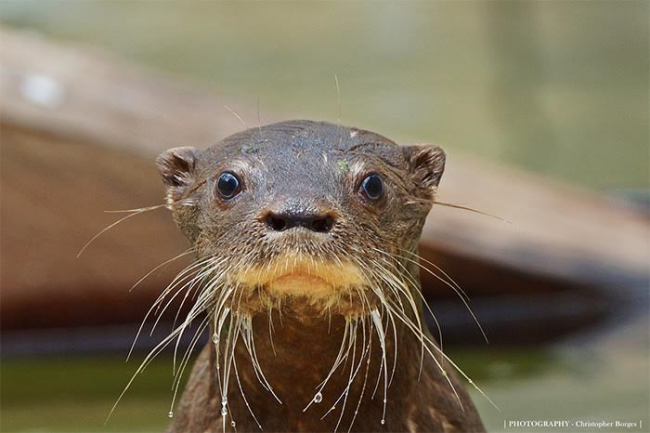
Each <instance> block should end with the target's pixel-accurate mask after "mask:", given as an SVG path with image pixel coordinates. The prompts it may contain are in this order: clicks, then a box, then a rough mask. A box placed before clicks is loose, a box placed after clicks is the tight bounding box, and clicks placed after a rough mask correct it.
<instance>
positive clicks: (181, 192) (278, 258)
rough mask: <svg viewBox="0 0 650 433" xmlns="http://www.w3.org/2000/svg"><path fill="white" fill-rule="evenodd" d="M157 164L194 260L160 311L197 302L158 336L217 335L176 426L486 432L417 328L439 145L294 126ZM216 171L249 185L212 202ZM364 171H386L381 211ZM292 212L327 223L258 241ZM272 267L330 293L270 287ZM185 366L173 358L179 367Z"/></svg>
mask: <svg viewBox="0 0 650 433" xmlns="http://www.w3.org/2000/svg"><path fill="white" fill-rule="evenodd" d="M158 165H159V169H160V172H161V174H162V176H163V179H164V181H165V184H166V186H167V191H168V196H167V205H168V207H169V208H170V209H171V210H172V212H173V216H174V219H175V221H176V222H177V224H178V225H179V227H180V228H181V230H182V231H183V232H184V233H185V235H186V236H187V237H188V239H189V240H190V242H191V243H192V248H193V251H194V252H195V253H196V256H197V260H198V261H197V264H195V265H194V267H193V268H192V269H190V270H188V272H187V273H186V274H185V275H183V276H181V278H179V279H178V280H177V281H176V282H174V283H173V284H172V285H170V287H169V288H168V289H167V290H166V291H165V292H164V293H163V295H161V298H160V300H159V302H158V307H157V308H165V307H164V305H169V303H168V301H166V300H165V297H176V296H178V297H181V298H183V299H187V298H188V297H191V296H196V300H195V303H194V306H193V308H192V310H191V312H190V314H189V316H188V318H186V319H185V320H184V321H183V322H182V323H181V325H180V326H179V328H177V330H176V331H174V333H172V335H170V337H169V340H168V341H166V342H164V343H166V344H170V343H171V342H173V341H174V339H175V338H179V337H180V335H181V334H182V333H183V332H184V330H185V328H186V327H187V326H188V324H189V323H190V322H191V321H192V320H197V321H199V322H200V323H201V326H200V327H199V330H202V329H205V328H206V327H209V328H210V329H211V332H212V334H213V338H214V342H212V343H209V344H208V345H207V346H206V347H205V348H204V349H203V350H202V352H201V355H200V356H199V358H198V360H197V362H196V363H195V366H194V370H193V372H192V375H191V377H190V380H189V383H188V384H187V386H186V389H185V392H184V395H183V397H182V399H181V401H180V402H179V405H178V408H177V409H176V410H175V413H174V415H175V419H174V421H173V424H172V426H171V427H170V431H171V432H179V433H180V432H208V431H209V432H220V431H224V430H226V431H238V432H244V431H259V429H260V426H261V427H262V428H263V429H264V431H305V432H306V431H330V432H331V431H335V430H337V431H412V432H415V431H418V432H422V431H431V432H452V431H463V432H480V431H484V428H483V426H482V424H481V421H480V419H479V417H478V414H477V412H476V410H475V408H474V406H473V404H472V402H471V400H470V399H469V397H468V395H467V393H466V391H465V390H464V389H463V386H462V383H461V381H460V380H459V379H458V377H457V375H456V373H455V372H454V368H455V366H454V365H453V363H452V362H451V360H449V359H448V358H446V355H444V353H443V352H442V351H441V350H440V348H439V347H438V345H437V344H436V342H435V341H434V339H433V337H432V336H431V335H430V334H429V332H428V330H427V329H426V328H423V327H422V324H421V311H420V309H421V308H422V302H421V299H420V296H421V294H420V287H419V276H418V272H419V267H418V265H417V242H418V239H419V236H420V232H421V229H422V225H423V223H424V220H425V218H426V215H427V213H428V212H429V210H430V208H431V206H432V204H433V201H434V198H435V192H436V189H437V186H438V183H439V181H440V177H441V175H442V172H443V170H444V153H443V152H442V151H441V150H440V149H439V148H438V147H436V146H430V145H420V146H397V145H396V144H395V143H394V142H392V141H390V140H388V139H386V138H384V137H381V136H379V135H377V134H374V133H372V132H368V131H362V130H358V129H354V128H345V127H341V126H338V125H332V124H328V123H318V122H310V121H292V122H282V123H279V124H273V125H268V126H265V127H263V128H259V129H252V130H247V131H244V132H242V133H240V134H236V135H234V136H231V137H229V138H227V139H225V140H224V141H222V142H221V143H219V144H217V145H215V146H213V147H211V148H209V149H207V150H205V151H199V150H196V149H193V148H178V149H172V150H170V151H168V152H166V153H164V154H163V155H161V157H160V158H159V159H158ZM223 170H231V171H233V172H235V173H237V174H238V175H239V176H240V177H241V178H242V180H243V182H244V185H245V187H244V190H243V191H242V193H241V194H240V195H239V196H238V197H236V198H235V199H233V200H228V201H224V200H220V199H219V198H218V197H216V196H215V194H214V185H215V182H216V178H217V177H218V175H219V173H220V172H222V171H223ZM368 173H380V174H381V175H382V177H383V178H384V181H385V184H386V195H385V197H384V198H383V199H382V200H381V201H380V202H376V203H371V202H368V201H366V200H364V199H363V197H360V196H359V194H358V193H357V191H358V185H359V182H360V180H362V179H363V177H364V176H365V175H367V174H368ZM287 210H289V211H299V212H304V211H313V212H327V213H331V214H333V215H335V216H336V224H335V226H334V227H333V228H332V230H331V232H329V233H327V235H320V234H318V235H315V234H313V233H307V232H305V231H301V230H295V231H287V232H285V233H282V234H280V235H278V234H277V233H269V230H268V227H266V225H265V223H264V217H265V215H267V214H268V212H282V211H287ZM283 267H284V269H289V270H291V269H294V268H300V269H301V271H300V272H301V273H302V274H305V275H308V276H311V275H312V273H313V274H314V275H316V276H317V277H318V279H319V280H318V281H325V282H326V284H324V285H322V287H321V286H319V288H318V290H317V289H316V285H314V287H312V288H313V290H310V287H304V289H303V291H302V292H301V290H300V286H295V285H293V286H287V287H289V289H290V290H287V289H286V287H283V288H278V289H277V290H274V289H273V281H278V280H276V279H275V278H276V277H277V276H278V275H280V276H281V275H282V271H281V270H282V269H283ZM278 269H280V271H278ZM337 271H338V272H337ZM269 275H270V276H269ZM298 281H307V282H309V281H311V280H298ZM319 284H320V283H319ZM450 284H451V283H450ZM454 289H455V287H454ZM328 290H329V291H328ZM190 293H193V294H192V295H191V296H190V295H189V294H190ZM188 302H191V301H188ZM165 303H166V304H165ZM206 313H207V314H206ZM197 335H198V334H197ZM195 341H197V340H195ZM162 347H164V346H161V349H162ZM188 361H189V357H188V356H187V354H186V355H185V356H184V357H182V358H179V360H177V362H178V365H177V367H178V371H179V373H182V370H183V369H184V367H185V366H186V365H187V363H188ZM325 379H327V381H326V384H324V385H322V381H323V380H325ZM179 383H180V382H176V386H177V387H178V385H179ZM319 391H320V392H321V394H322V401H319V402H316V401H315V400H314V399H315V396H316V395H317V393H318V392H319ZM280 402H281V403H280ZM307 406H308V407H307ZM333 406H335V408H333ZM306 407H307V409H306V410H305V408H306ZM222 414H223V415H222ZM325 414H327V415H326V416H325V417H324V418H322V417H323V415H325ZM321 418H322V419H321ZM382 420H383V421H384V422H383V423H382ZM233 422H234V425H232V423H233Z"/></svg>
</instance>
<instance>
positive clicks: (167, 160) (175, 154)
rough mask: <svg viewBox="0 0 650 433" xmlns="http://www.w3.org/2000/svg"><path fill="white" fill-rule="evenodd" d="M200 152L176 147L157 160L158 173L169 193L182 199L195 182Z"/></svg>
mask: <svg viewBox="0 0 650 433" xmlns="http://www.w3.org/2000/svg"><path fill="white" fill-rule="evenodd" d="M198 156H199V150H198V149H195V148H193V147H175V148H173V149H169V150H167V151H165V152H163V153H161V154H160V155H159V156H158V158H156V165H157V166H158V172H159V173H160V175H161V176H162V179H163V182H164V183H165V186H166V187H167V192H168V193H169V194H171V195H172V196H174V197H175V198H180V197H179V196H181V195H182V194H183V192H185V191H186V189H187V187H189V186H190V185H192V184H193V183H194V180H195V176H194V174H195V173H194V170H195V168H196V161H197V159H198Z"/></svg>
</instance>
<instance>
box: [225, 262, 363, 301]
mask: <svg viewBox="0 0 650 433" xmlns="http://www.w3.org/2000/svg"><path fill="white" fill-rule="evenodd" d="M234 280H235V283H236V284H239V285H244V286H249V287H255V288H259V289H262V290H263V291H264V292H266V294H268V295H271V296H277V297H287V296H289V297H291V296H293V297H307V298H312V299H324V298H330V297H334V296H338V295H340V294H341V293H342V292H347V291H350V290H352V289H354V288H358V287H361V286H364V285H366V279H365V277H364V275H363V272H362V271H361V269H360V268H359V267H358V266H357V265H356V264H353V263H349V262H340V263H331V262H327V261H322V260H317V259H314V258H311V257H309V258H308V257H299V256H294V255H284V256H281V257H277V258H275V259H274V260H272V261H271V262H270V263H267V264H263V265H254V266H251V267H248V268H246V269H243V270H241V271H240V272H238V273H236V274H235V276H234Z"/></svg>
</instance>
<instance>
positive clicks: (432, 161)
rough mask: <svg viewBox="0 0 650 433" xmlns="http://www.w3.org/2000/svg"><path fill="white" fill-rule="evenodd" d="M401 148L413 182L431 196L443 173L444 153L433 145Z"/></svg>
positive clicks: (415, 145)
mask: <svg viewBox="0 0 650 433" xmlns="http://www.w3.org/2000/svg"><path fill="white" fill-rule="evenodd" d="M402 148H403V151H404V157H405V158H406V161H407V162H408V164H409V169H410V172H411V176H412V178H413V181H414V182H415V184H416V185H418V187H420V188H422V190H424V191H425V192H426V193H428V194H431V195H432V196H433V194H434V193H435V191H436V189H437V188H438V184H439V183H440V178H441V177H442V173H443V172H444V171H445V152H444V151H443V150H442V149H441V148H440V147H438V146H435V145H433V144H414V145H411V146H402Z"/></svg>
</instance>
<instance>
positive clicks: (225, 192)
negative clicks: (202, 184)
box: [217, 171, 241, 198]
mask: <svg viewBox="0 0 650 433" xmlns="http://www.w3.org/2000/svg"><path fill="white" fill-rule="evenodd" d="M217 191H218V192H219V195H221V197H223V198H233V197H234V196H236V195H237V194H239V192H240V191H241V182H240V180H239V178H238V177H237V176H235V174H233V173H231V172H229V171H224V172H223V173H221V174H220V175H219V180H218V181H217Z"/></svg>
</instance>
